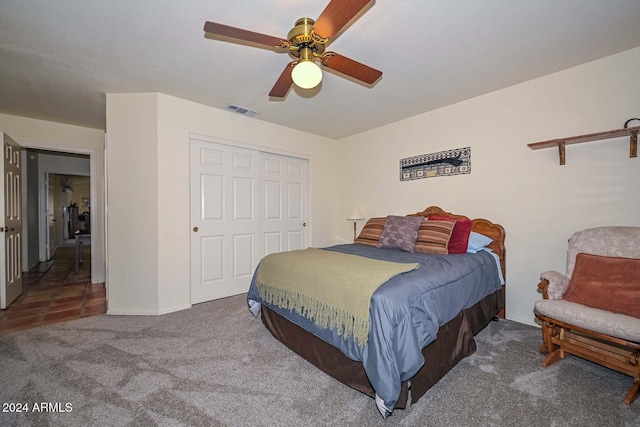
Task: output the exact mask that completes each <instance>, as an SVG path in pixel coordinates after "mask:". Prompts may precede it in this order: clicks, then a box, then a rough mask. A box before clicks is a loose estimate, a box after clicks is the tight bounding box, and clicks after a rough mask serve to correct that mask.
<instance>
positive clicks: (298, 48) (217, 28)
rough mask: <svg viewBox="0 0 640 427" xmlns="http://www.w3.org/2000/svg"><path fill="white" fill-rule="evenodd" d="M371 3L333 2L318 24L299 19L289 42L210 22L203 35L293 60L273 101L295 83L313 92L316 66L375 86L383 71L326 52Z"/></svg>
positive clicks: (318, 78)
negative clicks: (283, 54) (244, 43)
mask: <svg viewBox="0 0 640 427" xmlns="http://www.w3.org/2000/svg"><path fill="white" fill-rule="evenodd" d="M370 2H371V0H331V1H330V2H329V4H328V5H327V7H326V8H325V9H324V11H323V12H322V13H321V14H320V17H318V19H317V20H316V21H314V20H313V19H310V18H300V19H298V20H297V21H296V22H295V26H294V27H293V28H292V29H291V31H289V34H287V38H286V39H284V38H279V37H273V36H269V35H266V34H260V33H255V32H253V31H248V30H243V29H241V28H235V27H230V26H228V25H224V24H218V23H216V22H211V21H207V22H206V23H205V24H204V31H205V32H207V33H209V34H214V35H218V36H223V37H228V38H232V39H238V40H244V41H248V42H251V43H254V44H258V45H261V46H262V47H267V48H271V49H274V50H275V51H280V52H288V53H289V55H291V57H292V58H294V60H293V61H291V62H290V63H289V64H287V66H286V67H285V68H284V71H282V74H281V75H280V77H279V78H278V80H277V81H276V84H275V85H274V86H273V88H272V89H271V92H269V96H271V97H275V98H283V97H285V96H286V95H287V93H288V92H289V89H290V88H291V86H292V85H293V84H294V83H295V84H296V86H299V87H301V88H303V89H311V88H314V87H316V86H317V85H318V84H320V81H321V80H322V71H321V69H320V67H319V66H318V65H317V64H316V62H318V63H320V64H321V65H323V66H324V67H327V68H329V69H331V70H334V71H337V72H339V73H342V74H344V75H347V76H349V77H352V78H354V79H356V80H359V81H361V82H364V83H367V84H373V83H374V82H376V81H377V80H378V79H379V78H380V76H382V72H381V71H378V70H376V69H374V68H371V67H369V66H367V65H364V64H361V63H360V62H357V61H354V60H353V59H350V58H347V57H346V56H343V55H340V54H338V53H335V52H325V47H326V45H327V44H328V43H329V41H330V40H331V38H332V37H333V36H335V35H336V34H337V33H338V32H339V31H340V30H341V29H342V28H343V27H344V26H345V25H346V24H347V23H348V22H349V21H351V19H353V18H354V17H355V16H356V15H357V14H358V13H359V12H360V11H361V10H362V9H364V7H365V6H366V5H367V4H369V3H370Z"/></svg>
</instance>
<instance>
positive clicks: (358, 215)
mask: <svg viewBox="0 0 640 427" xmlns="http://www.w3.org/2000/svg"><path fill="white" fill-rule="evenodd" d="M347 219H348V220H349V221H358V220H361V219H364V215H362V212H360V209H358V208H353V209H352V210H351V213H350V214H349V216H348V217H347Z"/></svg>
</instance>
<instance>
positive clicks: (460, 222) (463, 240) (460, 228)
mask: <svg viewBox="0 0 640 427" xmlns="http://www.w3.org/2000/svg"><path fill="white" fill-rule="evenodd" d="M429 219H433V220H436V221H438V220H440V221H442V220H450V219H451V217H448V216H443V215H429ZM454 219H456V225H455V226H454V227H453V232H452V233H451V239H449V246H448V248H449V253H450V254H464V253H467V246H468V245H469V235H470V234H471V228H472V227H473V221H471V220H470V219H462V218H461V219H458V218H454Z"/></svg>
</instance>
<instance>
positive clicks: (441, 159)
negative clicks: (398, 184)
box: [400, 147, 471, 181]
mask: <svg viewBox="0 0 640 427" xmlns="http://www.w3.org/2000/svg"><path fill="white" fill-rule="evenodd" d="M466 173H471V147H464V148H456V149H453V150H446V151H438V152H436V153H430V154H422V155H420V156H413V157H406V158H404V159H400V181H412V180H414V179H421V178H433V177H436V176H451V175H460V174H466Z"/></svg>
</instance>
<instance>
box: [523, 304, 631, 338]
mask: <svg viewBox="0 0 640 427" xmlns="http://www.w3.org/2000/svg"><path fill="white" fill-rule="evenodd" d="M534 311H535V312H536V313H539V314H542V315H543V316H546V317H549V318H551V319H556V320H558V321H560V322H564V323H568V324H570V325H574V326H579V327H581V328H584V329H588V330H590V331H595V332H600V333H601V334H605V335H609V336H612V337H616V338H621V339H623V340H627V341H633V342H636V343H640V319H636V318H635V317H632V316H627V315H625V314H618V313H612V312H610V311H606V310H600V309H599V308H592V307H588V306H586V305H581V304H576V303H575V302H571V301H566V300H548V299H545V300H540V301H537V302H536V303H535V309H534Z"/></svg>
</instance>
